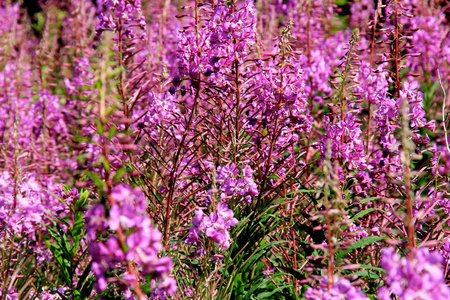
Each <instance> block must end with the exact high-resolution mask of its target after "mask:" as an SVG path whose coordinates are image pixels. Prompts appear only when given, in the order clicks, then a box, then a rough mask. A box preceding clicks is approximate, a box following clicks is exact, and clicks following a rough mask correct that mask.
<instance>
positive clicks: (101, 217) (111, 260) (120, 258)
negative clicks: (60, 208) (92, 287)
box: [87, 185, 176, 292]
mask: <svg viewBox="0 0 450 300" xmlns="http://www.w3.org/2000/svg"><path fill="white" fill-rule="evenodd" d="M110 197H111V201H112V205H111V207H110V209H109V211H108V214H106V210H105V206H103V205H101V204H97V205H95V206H92V207H91V209H90V210H89V212H88V223H87V230H88V236H89V238H90V239H91V241H92V244H91V249H90V252H91V256H92V260H93V263H92V270H93V271H94V273H95V275H96V276H97V287H98V289H99V290H105V289H106V288H107V277H106V273H107V272H108V271H109V270H111V269H115V268H118V267H119V268H123V269H124V271H125V273H124V274H123V275H122V277H123V281H124V282H125V283H127V284H128V285H129V286H131V287H132V286H133V283H134V282H136V281H137V280H140V278H139V277H138V273H139V274H140V275H142V276H146V275H150V276H151V277H152V278H155V279H158V280H164V281H163V282H166V283H165V284H166V285H167V286H168V288H169V291H171V292H173V291H174V290H176V288H174V287H173V286H174V285H175V281H174V280H173V278H172V279H167V278H170V277H167V276H168V274H169V273H170V270H171V269H172V260H171V258H169V257H162V258H159V257H158V253H159V252H160V251H161V249H162V244H161V238H162V235H161V233H160V232H159V230H158V229H156V228H153V226H152V222H151V220H150V218H149V217H148V215H147V213H146V206H147V204H146V201H145V196H144V194H143V193H142V192H141V191H140V190H139V189H131V188H130V187H128V186H125V185H119V186H116V187H114V188H113V190H112V191H111V196H110ZM106 230H111V231H113V232H114V233H115V234H112V235H111V236H109V238H108V239H107V240H106V241H102V240H97V239H96V236H97V235H99V234H102V233H103V232H105V231H106ZM129 263H134V264H137V265H138V266H139V269H138V270H134V269H133V268H132V267H131V264H129ZM137 272H138V273H137ZM169 281H170V284H169Z"/></svg>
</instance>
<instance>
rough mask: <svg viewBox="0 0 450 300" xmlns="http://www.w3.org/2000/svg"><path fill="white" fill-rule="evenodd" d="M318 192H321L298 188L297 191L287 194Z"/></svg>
mask: <svg viewBox="0 0 450 300" xmlns="http://www.w3.org/2000/svg"><path fill="white" fill-rule="evenodd" d="M317 192H320V190H305V189H301V190H296V191H292V192H289V193H287V194H286V195H292V194H298V193H317Z"/></svg>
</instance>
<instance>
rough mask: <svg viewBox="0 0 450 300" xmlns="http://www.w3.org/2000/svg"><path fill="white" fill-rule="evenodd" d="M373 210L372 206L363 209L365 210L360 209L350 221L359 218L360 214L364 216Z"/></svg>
mask: <svg viewBox="0 0 450 300" xmlns="http://www.w3.org/2000/svg"><path fill="white" fill-rule="evenodd" d="M374 210H375V208H373V207H371V208H368V209H365V210H362V211H360V212H359V213H357V214H356V215H354V216H353V217H352V218H351V220H352V221H355V220H357V219H359V218H361V217H362V216H365V215H367V214H368V213H371V212H373V211H374Z"/></svg>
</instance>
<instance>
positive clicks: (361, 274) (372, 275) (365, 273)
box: [347, 270, 380, 279]
mask: <svg viewBox="0 0 450 300" xmlns="http://www.w3.org/2000/svg"><path fill="white" fill-rule="evenodd" d="M347 276H358V277H369V278H374V279H380V276H379V275H378V274H377V273H375V272H373V271H369V270H363V271H358V272H354V273H351V274H348V275H347Z"/></svg>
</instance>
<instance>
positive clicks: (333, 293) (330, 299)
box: [305, 276, 369, 300]
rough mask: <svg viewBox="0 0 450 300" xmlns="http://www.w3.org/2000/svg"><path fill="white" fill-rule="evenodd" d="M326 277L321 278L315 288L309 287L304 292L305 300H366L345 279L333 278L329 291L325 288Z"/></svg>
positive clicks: (358, 290)
mask: <svg viewBox="0 0 450 300" xmlns="http://www.w3.org/2000/svg"><path fill="white" fill-rule="evenodd" d="M327 280H328V278H327V276H324V277H322V278H321V280H320V283H319V284H318V285H317V286H315V287H310V288H308V290H307V291H306V294H305V299H306V300H325V299H326V300H340V299H352V300H368V299H369V298H367V296H366V295H364V293H363V292H361V290H360V289H357V288H355V287H354V286H353V285H352V284H351V283H350V281H348V280H347V279H345V278H339V277H338V276H334V284H333V286H332V287H331V289H328V288H327Z"/></svg>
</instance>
